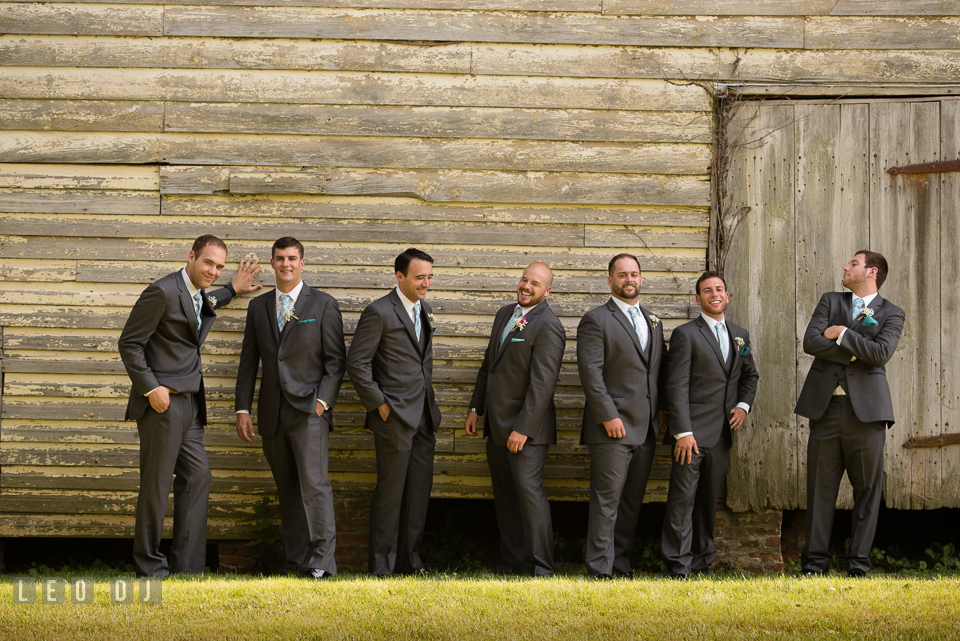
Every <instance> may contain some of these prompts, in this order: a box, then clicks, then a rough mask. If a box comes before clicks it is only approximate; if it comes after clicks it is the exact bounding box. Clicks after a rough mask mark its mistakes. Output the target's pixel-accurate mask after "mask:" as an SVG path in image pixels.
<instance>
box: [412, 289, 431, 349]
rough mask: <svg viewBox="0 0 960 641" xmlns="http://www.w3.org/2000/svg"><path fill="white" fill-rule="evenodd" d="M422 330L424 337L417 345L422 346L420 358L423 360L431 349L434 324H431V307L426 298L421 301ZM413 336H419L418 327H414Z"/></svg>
mask: <svg viewBox="0 0 960 641" xmlns="http://www.w3.org/2000/svg"><path fill="white" fill-rule="evenodd" d="M420 332H421V334H422V336H423V337H424V338H423V341H422V342H418V343H417V347H421V348H422V349H421V350H420V360H421V361H422V360H423V359H424V358H426V355H427V353H428V352H429V351H430V343H431V342H432V341H433V326H432V325H431V324H430V307H429V306H428V305H427V301H425V300H422V301H420ZM413 337H414V338H416V337H417V333H416V328H414V333H413Z"/></svg>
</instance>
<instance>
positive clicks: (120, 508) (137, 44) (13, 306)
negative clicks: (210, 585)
mask: <svg viewBox="0 0 960 641" xmlns="http://www.w3.org/2000/svg"><path fill="white" fill-rule="evenodd" d="M958 16H960V7H958V6H957V4H956V3H953V2H946V1H928V2H923V1H919V0H913V1H893V0H890V1H887V0H829V1H826V0H811V1H809V2H806V3H796V2H787V1H781V0H741V1H739V2H731V3H718V2H715V1H712V2H705V1H703V0H676V1H670V0H663V1H650V0H603V1H601V0H592V1H591V0H576V1H574V0H553V1H549V2H548V1H540V0H483V1H482V2H481V1H479V0H339V1H338V0H290V1H285V0H241V1H238V2H228V1H227V0H218V1H209V0H191V1H189V2H188V1H178V0H174V1H169V2H164V3H159V2H151V1H130V2H123V1H121V2H110V3H107V2H82V3H81V2H78V3H32V2H0V33H2V34H4V35H2V36H0V268H2V269H0V331H2V353H0V356H2V365H3V373H2V375H3V386H2V398H0V403H2V406H0V497H2V500H0V535H30V534H42V535H70V534H73V535H83V534H94V533H95V534H99V535H108V536H126V535H128V534H129V533H130V527H131V525H132V510H133V503H134V500H135V493H136V487H137V466H136V462H137V452H138V448H137V437H136V431H135V429H134V426H133V425H132V424H129V423H125V422H123V421H122V420H121V419H122V415H123V405H124V397H125V395H126V391H127V385H128V382H127V378H126V376H125V375H124V373H123V369H122V366H121V365H120V363H119V359H118V356H117V353H116V339H117V336H118V334H119V331H120V328H121V327H122V325H123V322H124V320H125V318H126V315H127V313H128V310H129V308H130V306H131V305H132V303H133V302H134V301H135V300H136V297H137V295H138V294H139V292H140V291H141V290H142V289H143V287H144V286H145V284H146V283H148V282H150V281H151V280H153V279H155V278H156V277H158V276H160V275H162V274H165V273H168V272H170V271H172V270H174V269H177V268H179V266H180V265H181V264H182V263H183V261H184V259H185V256H186V253H187V250H188V249H189V242H190V240H191V239H192V238H193V237H195V236H196V235H198V234H199V233H201V232H212V233H216V234H218V235H220V236H221V237H223V238H224V239H226V240H227V242H228V243H229V245H230V247H231V258H230V260H231V267H230V268H231V269H232V268H233V267H234V266H235V261H236V260H238V259H239V258H240V257H242V256H243V255H245V254H247V253H250V252H252V253H255V254H256V255H258V256H259V257H261V259H266V258H268V256H269V253H268V251H269V249H268V248H269V244H270V242H271V241H272V240H273V239H275V238H276V237H278V236H280V235H285V234H292V235H295V236H297V237H299V238H300V239H302V240H303V241H305V243H306V245H307V256H306V258H307V264H308V267H307V269H306V271H305V274H306V280H307V281H308V282H310V283H311V284H312V285H316V286H319V287H321V288H323V289H325V290H327V291H329V292H330V293H331V294H333V295H334V296H336V297H337V298H338V299H339V301H340V303H341V307H342V309H343V310H344V312H345V313H344V317H345V323H346V329H347V333H348V339H349V333H350V332H351V331H352V328H353V326H354V324H355V323H356V320H357V318H358V315H359V312H360V311H361V309H362V308H363V307H364V306H365V305H366V304H367V303H368V302H369V301H371V300H372V299H374V298H376V297H378V296H380V295H382V293H384V292H385V291H386V290H387V288H389V287H390V286H391V284H392V283H393V282H394V281H393V276H392V275H391V273H390V271H391V265H392V258H393V256H394V255H395V254H396V253H398V252H399V251H401V250H402V249H403V248H405V247H407V246H410V245H415V246H418V247H421V248H423V249H425V250H427V251H428V252H430V253H431V254H433V255H434V256H435V257H436V258H437V263H436V274H437V277H436V279H435V281H434V288H433V292H432V296H431V300H432V301H433V303H434V307H435V309H436V311H437V315H438V318H439V327H438V330H437V340H436V348H435V358H436V360H435V363H436V374H435V381H437V383H438V392H439V397H440V399H441V405H442V409H443V412H444V424H443V430H442V433H441V434H440V438H439V439H438V447H437V460H436V465H435V474H436V476H435V486H434V487H435V495H437V496H489V479H488V478H487V469H486V463H485V460H484V458H483V453H482V446H481V443H480V441H479V440H476V439H468V438H465V437H463V436H462V431H461V427H460V426H461V425H462V422H463V418H464V412H465V410H466V403H467V401H468V399H469V394H470V390H471V387H472V381H473V377H474V373H475V370H476V368H477V366H478V365H479V359H480V357H481V351H482V349H483V346H484V344H485V341H486V337H487V335H488V332H489V326H490V323H491V322H492V318H493V313H494V311H495V310H496V308H497V307H498V306H499V305H500V304H502V303H503V302H505V301H507V300H509V299H510V298H511V297H512V293H511V292H512V290H513V287H514V285H515V281H516V279H517V277H518V275H519V273H520V270H521V268H522V267H523V266H524V265H525V264H527V263H528V262H530V261H531V260H545V261H546V262H547V263H549V264H550V265H551V266H553V267H554V269H555V270H556V274H557V279H556V282H555V285H554V288H555V291H554V293H553V294H552V296H551V302H552V304H553V305H554V307H555V308H556V309H557V311H558V313H559V315H560V316H561V318H562V320H563V321H564V323H565V325H566V327H567V330H568V337H569V338H570V341H569V342H568V349H567V358H566V360H565V363H564V371H563V372H562V374H561V379H560V386H559V387H558V389H557V401H558V404H559V407H560V408H561V410H560V421H561V430H560V444H559V445H558V446H557V448H555V450H554V453H553V454H552V455H551V458H550V461H549V464H548V469H547V477H548V481H547V482H548V485H549V488H548V489H549V492H550V494H551V496H552V497H553V498H555V499H579V500H582V499H584V498H585V496H586V486H587V471H588V464H589V462H588V460H587V458H586V456H585V450H584V449H583V448H580V447H579V446H577V445H576V441H577V438H578V429H579V420H580V410H581V406H582V397H581V394H580V391H579V389H578V378H577V374H576V364H575V362H574V360H573V359H574V354H575V349H574V347H575V345H574V342H573V339H574V337H575V328H576V324H577V322H578V320H579V317H580V315H581V314H582V313H583V312H584V311H586V310H587V309H589V308H590V307H592V306H595V305H597V304H600V303H601V302H603V301H604V300H605V299H606V297H607V291H608V290H607V288H606V283H605V278H604V276H605V274H604V271H603V270H604V268H605V265H606V261H607V259H608V258H609V256H610V255H612V254H613V253H616V252H619V251H622V250H627V251H633V252H635V253H637V254H638V255H640V256H641V257H642V261H643V268H644V270H645V289H644V297H643V302H644V304H645V305H647V306H649V308H650V309H651V310H652V311H654V312H655V313H657V314H658V315H660V316H661V317H662V318H664V320H665V326H666V327H667V328H668V329H670V328H672V327H675V326H676V325H677V324H679V323H681V322H683V321H685V320H686V319H687V318H688V315H689V313H690V312H689V309H690V305H691V303H692V302H693V301H692V299H693V297H692V295H691V292H692V283H693V281H694V279H695V278H696V275H697V272H698V271H700V270H701V269H702V268H703V267H704V266H705V264H706V252H707V237H708V221H709V212H710V204H711V184H710V176H709V175H710V164H711V152H712V150H713V147H712V144H711V143H712V135H713V134H712V130H713V118H712V109H713V106H714V105H713V102H712V97H711V92H710V91H708V89H709V87H710V86H711V83H712V82H713V81H723V82H730V83H760V84H758V85H757V86H755V87H753V88H752V89H750V91H752V92H754V93H758V94H761V93H765V92H783V91H785V90H784V89H783V88H782V87H781V88H772V87H769V86H767V84H764V83H771V82H773V83H796V84H799V86H797V87H793V88H790V89H788V90H786V91H789V92H792V93H793V94H794V95H803V94H805V93H809V92H813V93H819V94H823V93H827V94H832V93H873V94H877V93H879V94H895V93H897V92H913V93H915V92H917V91H918V89H916V87H915V86H913V85H917V84H927V85H938V84H941V83H944V84H946V83H949V82H953V81H956V80H957V78H958V77H960V71H958V70H960V52H958V50H957V47H958V43H960V18H958ZM841 47H842V49H841ZM697 80H700V81H704V82H705V84H704V86H701V85H699V84H696V83H692V82H691V81H697ZM858 83H859V84H858ZM826 85H830V86H831V87H832V88H825V86H826ZM908 85H910V86H909V87H908ZM938 90H940V91H942V93H955V92H956V89H955V88H954V87H948V86H943V87H940V88H939V89H938ZM922 91H927V89H923V90H922ZM263 282H264V283H265V284H269V283H270V282H271V278H270V275H269V274H268V275H267V276H266V277H264V278H263ZM245 305H246V301H245V300H240V301H237V302H235V303H232V304H231V306H230V307H228V308H225V309H224V310H223V311H222V312H221V313H220V319H219V320H218V321H217V325H216V326H215V328H214V329H215V331H214V332H213V333H212V334H211V335H210V337H209V339H208V342H207V346H206V354H205V365H206V377H207V381H208V389H209V393H210V396H211V400H212V407H213V412H212V415H213V417H214V422H213V424H212V425H211V426H210V428H209V429H208V433H207V439H206V444H207V446H208V449H209V452H210V455H211V462H212V465H213V467H214V485H213V490H212V492H213V494H212V497H211V512H210V534H211V536H212V537H214V538H216V537H224V538H242V537H244V536H247V535H248V532H249V529H248V526H249V524H250V522H251V515H252V505H253V504H254V503H255V502H256V501H257V500H258V499H259V497H260V496H261V495H263V494H266V493H270V492H272V482H271V480H270V478H269V472H268V471H267V468H266V464H265V462H264V461H263V458H262V456H261V454H260V451H259V447H258V446H257V445H254V446H249V447H247V446H244V445H243V444H241V442H240V441H239V439H238V438H237V437H236V435H235V431H234V429H233V426H232V420H233V413H232V390H233V374H234V368H235V364H236V360H237V355H238V351H239V342H240V332H241V331H242V323H243V317H244V307H245ZM361 416H362V410H361V406H360V405H359V404H358V403H357V399H356V396H355V394H354V393H353V391H352V390H351V388H350V385H349V383H347V384H346V385H345V386H344V389H343V391H342V393H341V396H340V399H339V406H338V417H337V429H336V431H335V432H334V437H333V440H332V450H331V459H332V465H331V469H332V470H333V472H332V476H333V480H334V481H335V483H336V485H337V487H339V488H369V487H370V486H371V483H372V481H373V450H372V440H371V439H370V438H369V437H368V435H366V434H364V432H363V431H362V430H361V429H360V422H361ZM776 472H777V471H776V470H769V468H767V472H766V473H776ZM653 476H654V478H653V479H652V480H651V483H650V487H649V489H648V495H647V497H648V500H663V499H664V498H665V483H666V476H667V466H666V459H664V458H661V459H659V463H658V465H657V468H656V469H655V471H654V475H653Z"/></svg>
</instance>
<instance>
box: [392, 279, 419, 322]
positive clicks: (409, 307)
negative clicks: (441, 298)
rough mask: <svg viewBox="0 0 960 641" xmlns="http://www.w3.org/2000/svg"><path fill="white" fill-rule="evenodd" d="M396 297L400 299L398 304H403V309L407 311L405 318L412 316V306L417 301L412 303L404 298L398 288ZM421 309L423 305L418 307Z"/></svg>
mask: <svg viewBox="0 0 960 641" xmlns="http://www.w3.org/2000/svg"><path fill="white" fill-rule="evenodd" d="M397 296H399V297H400V302H401V303H403V308H404V309H405V310H407V316H413V306H414V305H416V304H417V303H418V302H419V301H412V300H410V299H409V298H407V297H406V295H405V294H404V293H403V292H402V291H400V287H399V286H398V287H397ZM420 307H421V309H422V308H423V305H421V306H420Z"/></svg>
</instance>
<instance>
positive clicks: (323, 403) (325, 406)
mask: <svg viewBox="0 0 960 641" xmlns="http://www.w3.org/2000/svg"><path fill="white" fill-rule="evenodd" d="M317 402H318V403H320V404H321V405H323V410H324V411H325V412H326V411H328V410H329V409H330V406H329V405H327V402H326V401H325V400H323V399H322V398H318V399H317Z"/></svg>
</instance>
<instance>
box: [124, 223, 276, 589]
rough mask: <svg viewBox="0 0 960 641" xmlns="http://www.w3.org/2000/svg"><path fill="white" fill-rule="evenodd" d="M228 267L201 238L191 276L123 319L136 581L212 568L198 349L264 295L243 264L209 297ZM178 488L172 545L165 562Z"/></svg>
mask: <svg viewBox="0 0 960 641" xmlns="http://www.w3.org/2000/svg"><path fill="white" fill-rule="evenodd" d="M226 260H227V246H226V245H225V244H224V242H223V241H222V240H220V239H219V238H217V237H215V236H210V235H205V236H200V237H199V238H197V240H196V241H194V243H193V248H192V249H191V250H190V253H189V254H188V255H187V266H186V267H185V268H183V269H181V270H180V271H178V272H174V273H172V274H169V275H167V276H164V277H163V278H161V279H160V280H158V281H156V282H155V283H153V284H152V285H150V286H149V287H147V288H146V289H145V290H144V291H143V293H142V294H141V295H140V298H139V299H138V300H137V302H136V304H134V306H133V309H132V310H131V311H130V316H129V318H127V322H126V324H125V325H124V326H123V331H122V332H121V333H120V339H119V341H118V342H117V347H118V349H119V351H120V358H121V360H122V361H123V366H124V368H125V369H126V370H127V375H128V376H129V377H130V382H131V383H132V385H131V387H130V400H129V402H128V403H127V414H126V418H127V420H136V421H137V433H138V434H139V435H140V491H139V494H138V496H137V508H136V523H135V525H134V530H133V562H134V567H135V570H136V573H137V575H138V576H159V577H163V576H167V575H169V574H171V573H177V572H189V573H193V574H200V573H202V572H203V570H204V567H205V566H206V545H207V503H208V500H209V496H210V480H211V474H210V464H209V462H208V461H207V453H206V451H205V450H204V449H203V428H204V426H205V425H206V424H207V404H206V401H205V399H204V394H203V374H202V372H201V362H200V346H201V345H203V341H204V339H205V338H206V337H207V334H208V333H209V332H210V327H211V326H212V325H213V321H214V320H215V319H216V317H217V313H216V311H215V309H216V308H219V307H222V306H223V305H226V304H227V303H229V302H230V301H231V300H232V299H233V297H234V295H236V294H244V293H247V292H252V291H255V290H257V289H260V288H261V287H262V286H261V285H253V284H252V282H253V278H254V276H256V274H257V273H258V272H259V271H260V267H259V266H257V264H256V260H252V261H246V260H245V261H243V262H242V263H241V264H240V269H239V270H238V271H237V273H236V274H235V275H234V277H233V280H232V281H231V283H230V284H229V285H227V286H226V287H223V288H221V289H217V290H215V291H213V292H210V293H208V290H207V288H208V287H210V285H212V284H213V281H215V280H216V279H217V278H219V276H220V272H221V270H222V269H223V266H224V263H226ZM171 482H173V545H172V546H171V548H170V556H169V559H168V557H166V556H164V555H163V554H161V553H160V539H161V536H162V534H163V518H164V514H165V512H166V509H167V498H168V497H169V495H170V483H171Z"/></svg>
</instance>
